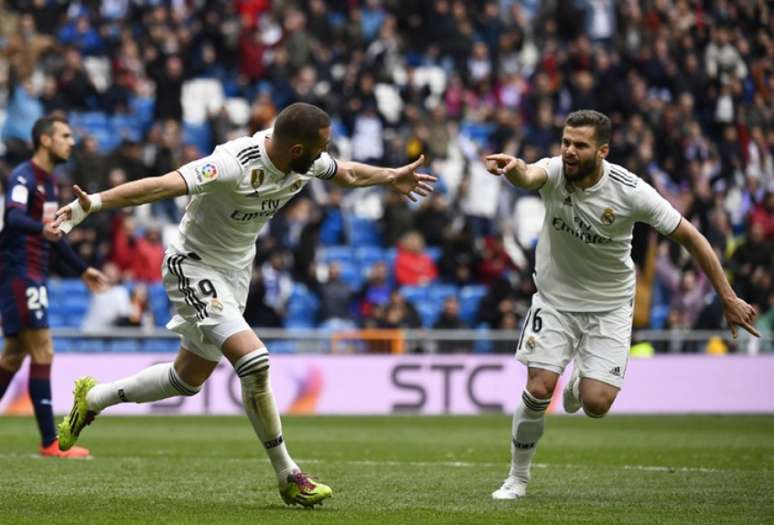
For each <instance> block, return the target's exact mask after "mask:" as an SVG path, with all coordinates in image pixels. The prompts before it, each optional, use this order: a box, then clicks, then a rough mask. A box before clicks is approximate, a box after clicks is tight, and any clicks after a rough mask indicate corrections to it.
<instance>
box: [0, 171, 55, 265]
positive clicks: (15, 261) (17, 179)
mask: <svg viewBox="0 0 774 525" xmlns="http://www.w3.org/2000/svg"><path fill="white" fill-rule="evenodd" d="M58 205H59V202H58V195H57V187H56V184H55V182H54V176H53V174H51V173H47V172H46V171H44V170H43V169H41V168H40V167H39V166H37V165H36V164H35V163H34V162H32V161H31V160H30V161H27V162H24V163H22V164H20V165H19V166H17V167H16V169H14V170H13V171H12V172H11V174H10V175H9V176H8V181H7V184H6V192H5V215H6V220H5V227H4V229H3V231H2V232H1V233H0V273H2V274H5V275H6V276H8V275H17V276H18V275H21V276H27V277H29V278H31V279H35V280H42V279H46V278H47V277H48V264H49V250H50V249H51V243H50V242H49V241H47V240H46V239H44V238H43V235H42V233H37V234H33V233H27V232H25V231H23V230H22V231H20V230H18V229H15V228H12V227H10V225H9V224H8V214H9V213H10V212H11V210H14V209H16V210H17V211H21V212H23V213H24V214H25V215H27V216H28V217H29V218H30V219H32V220H34V221H37V222H39V223H42V224H45V223H47V222H49V221H52V220H53V219H54V214H55V213H56V210H57V208H58Z"/></svg>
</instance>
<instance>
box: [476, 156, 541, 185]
mask: <svg viewBox="0 0 774 525" xmlns="http://www.w3.org/2000/svg"><path fill="white" fill-rule="evenodd" d="M486 169H487V170H488V171H489V173H491V174H493V175H505V178H506V179H508V182H510V183H511V184H513V185H514V186H518V187H520V188H524V189H527V190H539V189H540V188H541V187H543V184H545V183H546V179H548V173H547V172H546V170H545V168H541V167H540V166H538V165H536V164H527V163H526V162H524V161H523V160H521V159H519V158H516V157H512V156H511V155H505V154H504V153H497V154H494V155H487V156H486Z"/></svg>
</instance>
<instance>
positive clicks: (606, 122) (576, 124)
mask: <svg viewBox="0 0 774 525" xmlns="http://www.w3.org/2000/svg"><path fill="white" fill-rule="evenodd" d="M564 125H565V126H570V127H571V128H580V127H583V126H589V127H592V128H594V139H595V140H596V141H597V144H598V145H599V146H602V145H603V144H610V136H611V135H612V134H613V125H612V124H611V123H610V119H609V118H608V116H607V115H605V114H604V113H600V112H599V111H595V110H593V109H580V110H578V111H573V112H572V113H570V114H569V115H568V116H567V119H566V120H565V121H564Z"/></svg>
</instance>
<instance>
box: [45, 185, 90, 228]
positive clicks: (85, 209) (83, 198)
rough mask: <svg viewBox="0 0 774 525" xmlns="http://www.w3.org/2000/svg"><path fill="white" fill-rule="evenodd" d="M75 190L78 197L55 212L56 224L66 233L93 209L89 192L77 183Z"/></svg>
mask: <svg viewBox="0 0 774 525" xmlns="http://www.w3.org/2000/svg"><path fill="white" fill-rule="evenodd" d="M73 192H75V195H76V197H78V198H77V199H76V200H74V201H73V202H71V203H70V204H68V205H67V206H63V207H61V208H59V209H58V210H57V211H56V214H54V224H55V225H56V226H57V227H58V228H59V229H61V230H62V232H63V233H66V234H67V233H70V230H72V229H73V228H74V227H75V226H77V225H78V224H80V223H81V222H83V219H85V218H86V216H87V215H89V213H90V212H91V209H92V202H91V197H89V194H88V193H86V192H85V191H83V190H82V189H81V188H80V187H79V186H78V185H77V184H76V185H75V186H73Z"/></svg>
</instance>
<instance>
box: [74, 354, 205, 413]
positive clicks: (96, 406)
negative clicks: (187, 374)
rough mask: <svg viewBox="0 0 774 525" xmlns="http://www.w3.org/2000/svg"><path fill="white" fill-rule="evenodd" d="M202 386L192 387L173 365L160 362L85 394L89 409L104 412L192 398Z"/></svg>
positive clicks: (98, 386) (100, 385)
mask: <svg viewBox="0 0 774 525" xmlns="http://www.w3.org/2000/svg"><path fill="white" fill-rule="evenodd" d="M201 388H202V387H201V386H191V385H189V384H188V383H186V382H185V381H183V380H182V379H180V376H179V375H178V374H177V371H175V365H174V364H173V363H159V364H157V365H153V366H151V367H148V368H146V369H144V370H141V371H140V372H139V373H137V374H135V375H133V376H130V377H127V378H124V379H119V380H118V381H113V382H112V383H99V384H97V385H96V386H94V388H92V389H91V390H89V393H88V394H86V402H87V403H88V405H89V410H93V411H95V412H101V411H102V410H104V409H105V408H107V407H109V406H113V405H117V404H118V403H148V402H150V401H159V400H161V399H167V398H168V397H173V396H193V395H195V394H197V393H198V392H199V390H201Z"/></svg>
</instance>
